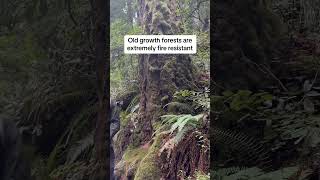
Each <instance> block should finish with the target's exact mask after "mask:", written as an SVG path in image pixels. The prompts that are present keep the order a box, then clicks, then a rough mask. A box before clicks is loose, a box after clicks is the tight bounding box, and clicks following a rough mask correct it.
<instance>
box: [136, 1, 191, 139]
mask: <svg viewBox="0 0 320 180" xmlns="http://www.w3.org/2000/svg"><path fill="white" fill-rule="evenodd" d="M175 6H176V2H175V1H164V2H162V1H157V0H151V1H144V0H140V13H139V14H140V21H141V22H140V24H141V25H142V27H143V29H144V34H164V35H170V34H179V33H180V30H181V29H180V28H179V24H178V17H177V16H176V13H175V11H176V9H175V8H176V7H175ZM142 15H143V16H142ZM141 16H142V17H141ZM139 75H140V92H141V99H140V109H139V115H140V118H139V123H138V126H139V127H138V129H137V134H138V137H137V138H139V139H140V140H141V142H140V143H145V142H147V141H148V140H150V138H151V135H152V132H153V127H152V124H153V123H154V122H156V121H158V120H159V118H160V115H162V107H163V105H164V101H163V100H164V99H171V98H172V95H173V93H174V92H175V91H176V90H178V89H194V88H195V85H194V83H193V82H194V72H193V66H192V63H191V59H190V58H189V56H187V55H168V54H165V55H158V54H154V55H148V54H143V55H140V58H139Z"/></svg>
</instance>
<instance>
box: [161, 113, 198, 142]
mask: <svg viewBox="0 0 320 180" xmlns="http://www.w3.org/2000/svg"><path fill="white" fill-rule="evenodd" d="M202 118H203V114H199V115H196V116H192V115H190V114H186V115H164V116H161V119H162V122H163V124H164V125H171V128H170V130H169V131H170V133H171V134H172V133H174V132H175V131H177V133H176V135H175V137H174V141H175V143H176V144H177V143H178V142H180V141H181V140H182V139H183V137H184V135H185V133H186V132H187V131H188V130H190V129H193V128H195V127H197V126H198V125H199V124H200V120H201V119H202Z"/></svg>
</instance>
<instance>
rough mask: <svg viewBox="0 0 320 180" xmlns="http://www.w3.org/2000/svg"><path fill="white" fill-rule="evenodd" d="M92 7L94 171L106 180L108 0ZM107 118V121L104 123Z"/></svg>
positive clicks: (103, 0) (97, 176) (96, 0)
mask: <svg viewBox="0 0 320 180" xmlns="http://www.w3.org/2000/svg"><path fill="white" fill-rule="evenodd" d="M93 6H94V7H93V8H94V12H95V16H94V18H95V35H94V39H95V46H96V47H95V55H96V77H97V94H98V114H97V121H96V132H95V139H94V143H95V158H96V163H97V165H98V167H97V170H96V172H95V179H97V180H106V179H109V177H107V174H109V173H108V172H109V169H110V168H109V163H108V162H109V158H108V157H107V154H109V148H107V144H110V137H109V124H110V120H109V119H110V117H108V115H107V110H108V109H110V104H109V101H108V100H107V95H106V93H107V89H108V88H107V85H106V83H105V82H106V78H107V77H109V67H110V63H109V60H108V59H107V58H106V56H105V52H106V50H107V39H106V38H107V34H109V33H108V32H107V30H108V29H107V16H108V15H107V11H108V1H106V0H95V1H93ZM106 120H107V123H106Z"/></svg>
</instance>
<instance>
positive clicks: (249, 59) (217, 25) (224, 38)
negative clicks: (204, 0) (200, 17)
mask: <svg viewBox="0 0 320 180" xmlns="http://www.w3.org/2000/svg"><path fill="white" fill-rule="evenodd" d="M212 7H213V9H212V11H213V14H214V19H213V27H214V28H213V34H212V37H211V38H212V39H213V41H214V43H213V45H212V48H213V56H214V61H213V63H212V65H213V72H214V75H213V77H214V80H215V82H213V83H212V84H215V85H216V87H217V89H219V90H220V91H221V90H222V91H223V90H226V89H229V90H230V89H235V90H238V89H259V87H261V86H263V85H265V83H271V82H273V83H275V84H276V85H279V82H277V80H276V78H275V77H274V76H273V73H271V69H270V67H271V59H272V53H273V52H274V49H276V48H275V47H276V45H277V40H278V39H279V37H280V36H279V35H281V32H282V25H281V23H280V21H279V18H278V17H277V16H276V15H275V14H274V13H273V12H272V11H271V10H270V9H269V7H268V3H267V1H265V0H237V1H225V0H216V1H214V2H213V5H212Z"/></svg>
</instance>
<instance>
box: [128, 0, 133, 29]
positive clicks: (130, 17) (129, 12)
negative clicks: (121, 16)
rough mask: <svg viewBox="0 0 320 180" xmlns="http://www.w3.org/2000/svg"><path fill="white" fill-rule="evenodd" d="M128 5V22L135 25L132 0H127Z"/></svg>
mask: <svg viewBox="0 0 320 180" xmlns="http://www.w3.org/2000/svg"><path fill="white" fill-rule="evenodd" d="M127 6H128V14H127V17H128V23H129V25H130V26H131V27H132V25H133V10H132V0H127Z"/></svg>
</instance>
